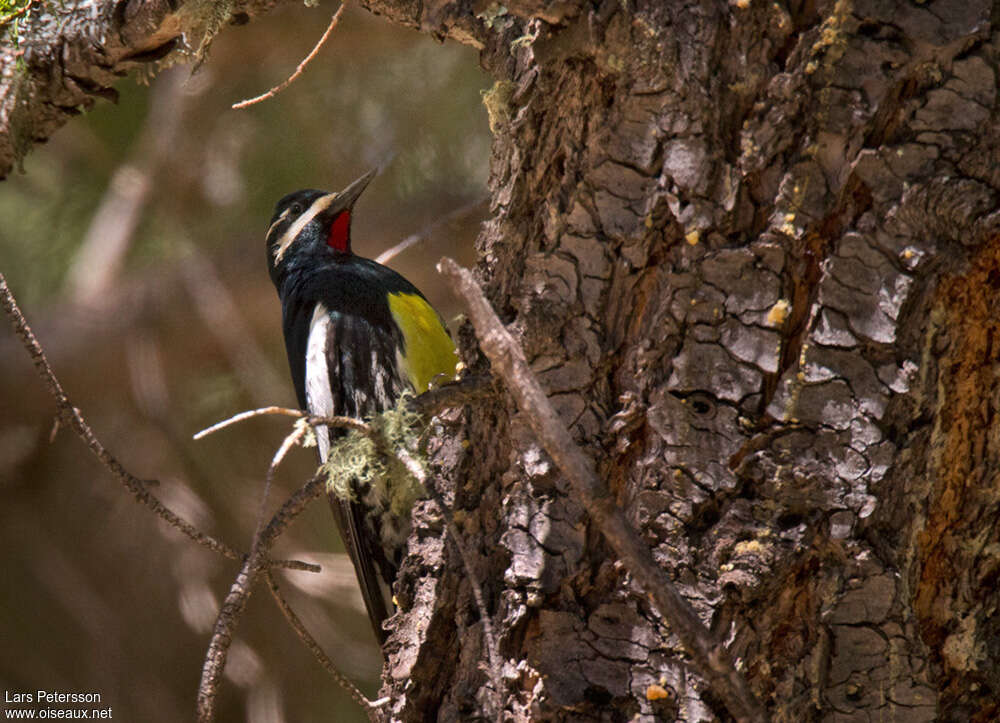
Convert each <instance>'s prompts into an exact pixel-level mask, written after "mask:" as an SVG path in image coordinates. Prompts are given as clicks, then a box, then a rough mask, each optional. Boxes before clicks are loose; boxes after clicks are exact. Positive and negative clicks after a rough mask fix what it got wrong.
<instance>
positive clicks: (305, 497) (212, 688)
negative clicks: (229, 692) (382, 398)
mask: <svg viewBox="0 0 1000 723" xmlns="http://www.w3.org/2000/svg"><path fill="white" fill-rule="evenodd" d="M325 489H326V476H325V475H316V476H315V477H313V478H312V479H310V480H309V481H308V482H306V483H305V484H304V485H303V486H302V487H300V488H299V490H298V491H297V492H295V494H293V495H292V496H291V497H289V498H288V500H286V501H285V503H284V504H283V505H282V506H281V507H280V508H279V509H278V511H277V512H275V513H274V516H273V517H272V518H271V520H270V522H268V524H267V526H266V527H265V528H264V529H263V530H262V531H261V533H260V535H258V537H257V540H256V541H255V544H254V546H253V547H252V548H251V550H250V554H249V555H248V556H247V558H246V560H245V561H244V562H243V565H242V566H241V567H240V571H239V573H238V574H237V576H236V579H235V580H234V581H233V584H232V586H231V587H230V588H229V594H228V595H226V599H225V601H224V602H223V603H222V608H221V609H220V610H219V615H218V617H216V619H215V627H214V628H213V630H212V639H211V641H210V642H209V645H208V652H207V653H206V654H205V662H204V664H203V665H202V669H201V683H200V685H199V686H198V721H199V722H200V723H209V722H210V721H214V720H215V705H216V698H217V695H218V690H219V681H220V680H221V679H222V671H223V669H224V668H225V667H226V658H227V656H228V655H229V647H230V645H232V642H233V633H234V631H235V630H236V626H237V624H238V623H239V620H240V617H241V616H242V614H243V610H244V608H245V607H246V604H247V600H248V599H249V598H250V593H251V592H252V590H253V586H254V582H255V581H256V579H257V576H258V575H259V574H260V573H261V571H262V570H264V569H266V556H267V552H268V550H270V549H271V546H272V545H273V544H274V542H275V540H277V538H278V536H279V535H281V533H282V532H284V530H285V528H286V527H288V524H289V523H290V522H291V521H292V520H293V519H295V517H297V516H298V515H299V514H300V513H301V512H302V510H304V509H305V508H306V506H307V505H308V504H309V503H310V502H312V501H313V500H315V499H318V498H319V497H320V496H321V495H322V494H323V492H324V490H325Z"/></svg>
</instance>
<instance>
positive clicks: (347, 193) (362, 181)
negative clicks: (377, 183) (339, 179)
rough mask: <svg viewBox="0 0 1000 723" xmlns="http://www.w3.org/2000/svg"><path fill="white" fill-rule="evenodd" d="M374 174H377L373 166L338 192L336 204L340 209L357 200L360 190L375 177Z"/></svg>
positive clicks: (351, 204)
mask: <svg viewBox="0 0 1000 723" xmlns="http://www.w3.org/2000/svg"><path fill="white" fill-rule="evenodd" d="M376 175H378V169H377V168H373V169H372V170H370V171H368V173H366V174H365V175H363V176H362V177H361V178H359V179H358V180H356V181H355V182H354V183H352V184H351V185H350V186H348V187H347V188H345V189H344V190H343V191H341V192H340V193H338V194H337V206H338V207H339V208H341V209H349V208H351V207H353V206H354V202H355V201H357V200H358V197H359V196H360V195H361V192H362V191H364V190H365V188H367V187H368V184H369V183H371V180H372V179H373V178H375V176H376Z"/></svg>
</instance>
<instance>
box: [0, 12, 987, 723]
mask: <svg viewBox="0 0 1000 723" xmlns="http://www.w3.org/2000/svg"><path fill="white" fill-rule="evenodd" d="M362 4H363V5H365V6H366V7H368V8H369V9H371V10H372V11H374V12H376V13H378V14H381V15H384V16H386V17H387V18H388V19H390V20H391V21H394V22H399V23H403V24H406V25H408V26H411V27H414V28H417V29H420V30H421V31H424V32H429V33H432V34H434V35H436V36H438V37H441V38H445V37H450V38H454V39H457V40H459V41H461V42H465V43H469V44H472V45H475V46H477V47H479V48H480V49H481V51H482V61H483V64H484V66H485V67H486V68H487V69H488V70H489V71H490V72H491V73H492V74H493V75H494V77H495V78H496V80H497V83H496V85H495V86H494V87H493V88H492V89H491V90H490V91H489V92H488V93H487V94H486V95H485V98H484V102H485V104H486V105H487V108H488V110H489V113H490V121H491V127H492V128H493V130H494V134H495V136H496V140H495V143H494V147H493V154H492V159H491V170H492V173H491V181H490V183H491V192H492V217H491V219H490V221H489V222H488V223H487V224H486V226H485V227H484V230H483V233H482V235H481V236H480V238H479V240H478V244H479V249H480V252H481V263H480V267H479V273H480V275H481V278H482V279H483V281H484V284H485V286H486V288H487V291H488V293H489V295H490V298H491V300H492V302H493V305H494V307H495V308H496V309H497V311H498V312H499V314H500V316H501V318H502V319H503V320H504V321H505V322H507V323H508V324H509V328H510V329H511V330H512V331H513V332H514V333H515V335H516V337H517V338H518V339H519V341H520V343H521V344H522V345H523V347H524V349H525V352H526V355H527V358H528V360H529V361H530V362H531V364H532V366H533V369H534V371H535V372H536V373H537V375H538V376H539V378H540V380H541V381H542V384H543V386H544V387H545V388H546V389H547V390H548V393H549V394H550V397H551V399H552V401H553V402H554V403H555V405H556V407H557V409H558V410H559V411H560V413H561V415H562V417H563V419H564V420H565V421H566V423H567V424H569V425H570V428H571V431H572V432H573V434H574V435H575V437H576V439H577V440H578V442H579V443H580V445H581V446H582V447H583V448H584V450H585V451H586V453H587V454H589V455H591V456H592V457H593V459H594V461H595V463H596V466H597V469H598V471H599V473H600V474H601V475H602V476H603V478H604V480H605V481H606V483H607V484H608V485H609V486H610V487H611V488H612V489H613V491H614V492H615V494H616V495H617V496H618V500H619V503H620V505H621V506H622V508H623V509H625V510H626V511H627V513H628V515H629V517H630V519H631V520H632V521H633V522H634V524H635V525H636V527H637V528H638V529H640V530H641V531H642V534H643V535H644V537H645V539H646V541H647V542H648V543H649V545H650V547H651V548H652V549H653V551H654V554H655V556H656V559H657V560H658V561H660V562H661V563H662V565H663V566H664V568H665V569H667V570H669V572H670V574H671V575H672V576H673V579H674V580H675V582H676V584H677V585H678V587H679V589H680V590H681V592H682V593H683V594H684V595H685V596H686V597H687V599H688V600H689V601H690V602H691V603H692V605H694V606H695V608H696V610H697V611H698V612H699V614H700V615H701V616H702V618H703V619H704V621H705V622H706V623H708V624H710V625H711V627H712V629H713V630H714V631H715V632H716V634H717V635H718V636H719V638H720V640H724V641H725V642H726V643H727V644H728V645H729V646H730V648H731V650H732V652H733V655H734V657H735V658H737V659H738V660H740V661H741V668H742V670H743V671H744V672H745V674H746V675H747V677H748V678H749V680H750V684H751V686H752V688H753V689H754V691H755V692H756V693H757V694H758V696H759V697H760V698H761V699H762V700H763V701H764V702H765V704H766V705H767V706H768V708H769V710H770V712H771V713H772V715H773V717H774V719H775V720H824V721H825V720H831V721H882V720H900V721H904V720H905V721H908V722H910V721H918V722H919V721H932V720H960V721H982V722H984V723H985V721H991V720H995V719H997V717H1000V709H998V707H997V703H996V701H997V700H1000V673H998V671H1000V664H998V663H1000V644H998V642H997V641H998V640H1000V630H998V626H1000V622H998V621H1000V617H997V615H996V607H997V604H998V593H997V589H998V586H997V578H998V572H1000V532H998V530H1000V528H998V518H1000V493H998V490H1000V483H998V479H997V474H998V472H997V470H998V469H1000V438H998V435H997V432H996V430H997V429H998V427H997V426H996V423H995V420H996V416H997V410H998V408H1000V392H998V391H997V390H998V386H997V383H996V379H997V377H998V369H1000V343H998V338H1000V315H998V314H997V312H996V309H997V304H996V302H995V297H996V295H997V293H1000V215H998V212H997V207H998V204H997V193H998V190H1000V170H998V169H1000V125H998V112H997V97H996V87H997V42H998V36H997V32H996V22H997V20H998V13H997V12H996V11H995V10H994V8H993V5H992V4H991V3H988V2H985V1H983V0H978V1H977V0H938V1H937V2H931V3H921V2H882V1H880V0H853V1H850V0H839V1H837V2H833V1H832V0H826V1H824V0H813V1H803V2H797V1H792V2H786V3H782V2H758V1H757V0H733V1H732V2H729V3H727V2H722V1H721V0H716V1H712V0H629V2H620V1H619V0H605V1H604V2H583V0H548V1H546V0H510V1H509V2H506V3H504V4H503V5H500V4H498V3H487V2H482V1H479V2H472V0H459V1H458V2H446V1H445V2H443V1H442V0H424V2H416V1H415V0H414V1H407V0H362ZM88 7H90V6H88ZM119 7H122V6H119ZM124 7H125V8H126V9H128V8H133V7H134V8H136V9H140V8H141V9H144V10H145V9H149V8H154V7H158V6H156V5H155V4H153V3H146V4H144V3H138V4H135V5H134V6H133V3H126V4H125V5H124ZM183 7H186V6H183ZM79 12H83V11H82V10H80V11H79ZM168 15H170V14H169V13H167V12H166V11H164V12H163V13H161V14H160V15H157V16H156V17H158V18H160V19H159V20H157V21H155V22H152V24H151V25H150V27H151V28H153V29H152V30H149V32H148V33H146V34H145V35H143V34H142V33H140V35H141V36H142V37H144V38H150V37H155V38H156V39H157V40H158V41H159V44H157V43H153V44H152V45H150V42H152V41H150V42H146V41H143V42H141V43H139V44H135V43H131V44H129V43H128V42H127V41H126V40H120V39H119V36H111V35H100V36H95V37H97V38H98V40H100V41H101V42H99V43H97V45H96V47H95V48H91V47H90V46H86V47H87V48H89V49H88V50H86V51H84V50H80V48H82V47H84V46H83V45H81V44H80V43H75V44H74V43H72V42H67V43H64V44H62V45H60V44H59V43H55V44H54V45H52V46H51V48H50V50H51V52H50V53H49V55H46V56H44V57H41V58H40V59H35V58H33V57H32V56H31V55H30V54H29V53H26V54H25V61H26V62H27V63H28V67H29V69H31V72H30V74H29V77H28V79H27V80H26V81H23V82H27V83H29V85H28V86H23V85H11V82H12V81H11V80H10V78H11V77H12V76H11V72H12V71H10V70H9V67H10V66H9V64H8V63H7V62H6V61H5V62H4V76H3V77H4V81H3V82H4V83H5V84H7V85H6V87H7V88H10V87H17V88H21V89H22V90H21V91H19V93H21V94H20V95H16V98H21V99H22V100H18V101H17V102H24V103H28V104H29V105H30V109H31V110H30V112H28V111H26V112H28V117H30V119H31V124H30V126H29V129H30V132H27V133H25V132H23V131H22V132H20V133H18V134H16V135H14V136H13V137H14V138H15V139H20V141H18V142H24V143H26V142H30V140H32V139H35V138H39V137H44V136H45V135H46V134H47V133H48V132H49V131H50V130H51V128H53V127H55V125H57V124H58V123H59V122H61V121H62V120H63V119H64V118H65V115H66V114H67V113H68V112H70V109H71V108H73V107H75V106H76V105H77V104H78V103H79V102H81V99H82V101H83V102H85V103H86V102H89V100H88V99H89V98H90V97H91V96H92V93H94V92H97V93H98V94H100V90H101V89H102V88H107V87H108V85H109V84H110V82H111V79H112V76H113V74H114V73H115V72H116V71H117V70H119V69H121V68H122V67H123V63H127V62H128V59H127V52H125V51H122V52H119V51H117V50H114V51H109V50H107V48H109V47H110V48H118V47H119V46H123V47H124V46H126V45H127V46H128V47H135V48H136V49H143V50H145V51H147V52H148V51H150V50H151V49H152V50H155V48H159V47H161V46H162V42H165V41H166V39H167V38H169V37H173V36H172V35H171V34H170V33H167V34H165V35H161V34H159V32H158V31H156V30H155V28H160V27H162V26H163V17H167V16H168ZM32 17H33V18H34V15H33V16H32ZM118 17H119V15H115V14H113V13H110V14H105V15H101V17H100V18H98V20H100V21H101V22H104V23H110V22H112V21H113V19H114V18H118ZM124 17H126V18H127V17H129V15H128V12H126V13H125V14H124ZM32 22H38V23H40V22H42V21H41V19H40V18H39V19H34V20H32ZM114 22H117V20H115V21H114ZM80 27H81V28H84V27H86V23H84V22H83V21H81V25H80ZM142 27H143V28H145V27H146V26H145V25H143V26H142ZM81 33H83V31H82V30H81ZM74 37H76V38H78V39H79V38H80V37H89V36H86V33H83V34H82V35H81V34H78V35H77V36H74ZM112 37H113V39H110V40H109V38H112ZM30 47H34V46H30ZM39 47H40V48H42V49H45V48H48V47H49V46H39ZM57 49H58V50H59V52H56V50H57ZM32 52H35V51H32ZM38 52H41V51H40V50H39V51H38ZM46 52H48V51H46ZM84 52H86V53H91V54H93V57H91V56H86V57H82V56H79V54H80V53H84ZM66 69H69V70H68V71H67V70H66ZM46 72H48V73H53V74H55V75H54V76H52V79H51V81H50V80H49V76H48V75H46V74H45V73H46ZM77 76H79V77H80V78H84V79H85V82H83V83H80V82H77V81H75V80H74V81H73V83H75V85H71V84H70V83H69V82H68V81H67V80H66V79H67V78H70V79H72V78H73V77H77ZM88 83H93V85H88ZM25 87H27V88H28V90H23V89H24V88H25ZM46 89H49V90H46ZM29 91H30V92H29ZM43 91H44V92H43ZM24 93H27V95H23V94H24ZM63 93H65V94H67V95H66V96H65V98H64V97H63V95H62V94H63ZM11 102H12V101H11V96H10V93H9V91H8V92H7V93H6V94H5V95H4V101H3V103H4V106H3V108H4V111H3V112H4V113H5V114H6V115H4V116H3V119H2V120H3V121H4V123H5V124H7V125H8V126H9V125H10V122H11V118H14V117H15V116H12V115H11V111H10V110H8V108H9V107H10V106H9V103H11ZM38 109H42V110H38ZM4 143H5V144H8V145H9V144H11V143H12V141H11V140H10V139H8V140H6V141H4ZM8 145H3V146H0V162H2V163H0V171H2V170H4V169H6V168H9V166H10V163H11V159H12V158H13V151H12V150H10V148H9V147H8ZM460 341H461V345H462V348H463V354H464V356H465V358H466V359H467V360H468V361H469V362H470V365H471V366H472V367H473V369H474V370H477V371H480V370H482V368H483V367H484V366H485V364H484V362H483V361H482V359H481V358H480V357H478V356H477V351H476V343H475V339H474V338H473V336H472V335H471V333H470V332H469V330H468V329H466V330H464V331H463V334H462V337H461V340H460ZM442 424H443V425H444V428H443V429H442V430H439V431H441V434H439V435H436V436H435V438H434V441H433V443H432V448H433V449H432V451H433V453H434V459H435V464H436V465H437V470H436V472H437V473H438V474H439V475H440V477H441V478H442V479H450V480H453V482H454V490H453V493H452V499H451V500H449V501H451V502H453V504H454V508H455V520H456V523H457V524H458V526H459V527H460V529H461V531H462V533H463V541H462V542H463V544H464V545H466V546H467V547H468V550H469V552H470V553H471V555H472V557H473V558H474V559H475V560H476V569H474V571H473V573H474V574H475V575H476V576H477V578H478V580H479V581H480V583H481V584H482V586H483V588H484V591H485V593H486V596H487V598H488V599H487V605H488V606H489V608H490V610H489V613H490V615H491V617H492V621H493V629H494V630H495V631H497V635H498V637H499V640H498V641H497V643H498V647H499V651H500V655H501V657H502V658H503V660H504V668H503V670H502V680H503V686H504V688H503V690H502V691H499V693H500V699H501V701H502V703H503V705H504V710H505V714H506V717H507V718H508V719H513V720H527V719H531V720H547V721H548V720H551V721H576V720H602V721H604V720H607V721H618V720H622V721H624V720H635V719H637V718H638V719H640V720H654V719H662V720H681V721H702V720H716V719H722V720H725V719H727V717H728V714H727V713H726V711H725V710H724V708H723V707H722V705H721V703H720V701H719V699H718V697H717V696H715V695H714V694H713V692H712V691H711V690H709V689H708V688H707V687H706V686H705V684H704V682H703V681H702V680H701V679H700V678H699V677H698V676H697V675H695V674H693V673H692V671H691V670H690V669H689V668H688V666H687V665H686V663H685V659H684V656H683V654H682V652H681V650H680V646H679V644H678V641H677V640H676V638H675V637H674V635H673V634H672V633H671V631H670V630H669V628H668V627H666V626H665V625H663V623H662V621H661V620H660V619H659V618H658V616H657V615H656V614H655V612H654V611H653V610H652V609H651V607H650V604H649V602H648V601H647V600H646V599H645V598H644V597H643V596H642V595H641V594H639V593H638V591H637V590H636V589H635V588H634V587H633V586H632V584H631V580H630V578H629V574H628V570H627V569H625V568H624V567H623V566H622V565H620V564H619V563H617V562H616V561H615V560H614V559H613V558H612V556H611V555H610V554H609V549H608V547H607V545H606V544H605V543H604V542H603V541H602V538H601V536H600V534H598V532H597V531H596V530H595V529H593V528H592V526H591V524H590V522H589V521H588V519H587V518H586V516H585V514H584V513H583V510H582V508H581V506H580V505H579V504H578V501H577V500H575V499H574V498H573V496H572V495H571V493H570V491H569V487H568V485H567V484H566V481H565V480H564V479H562V478H561V476H560V475H559V474H558V472H557V471H556V470H555V468H554V467H553V465H552V463H551V462H550V460H548V458H547V457H546V456H545V454H544V453H542V452H541V450H540V448H539V446H538V443H537V442H536V440H535V439H534V438H533V435H532V433H531V432H530V428H529V425H528V423H527V422H526V420H525V419H524V418H523V415H522V413H521V412H519V410H518V409H517V408H516V406H515V405H514V404H513V401H512V400H511V399H510V398H509V397H501V398H500V399H499V400H497V401H496V402H492V403H486V402H483V403H477V404H475V405H470V407H469V408H468V409H467V411H466V412H465V416H464V417H463V418H462V419H461V420H457V419H450V420H447V421H444V422H442ZM415 519H416V522H417V525H416V532H415V533H414V536H413V539H412V540H411V547H410V555H409V557H408V559H407V561H406V563H405V565H404V569H403V571H402V573H401V577H400V582H399V585H398V588H399V589H398V590H397V597H398V600H399V603H400V606H401V609H402V612H401V613H400V614H399V615H397V616H396V617H395V618H394V619H393V622H392V625H393V627H394V632H393V634H392V636H391V638H390V641H389V643H388V646H387V651H388V654H389V661H388V663H387V667H386V678H385V685H384V688H383V691H382V693H383V694H384V695H389V696H391V699H392V702H391V704H390V709H391V713H392V715H393V717H394V718H395V719H397V720H403V721H424V720H434V719H439V720H463V721H464V720H474V719H477V718H480V717H485V716H486V715H487V711H489V710H490V704H491V701H492V700H493V696H494V694H495V691H492V690H491V688H490V684H489V680H490V676H489V675H488V674H487V673H486V672H485V671H484V669H483V666H484V665H485V664H486V660H487V656H486V654H485V648H484V646H483V645H482V640H481V633H482V627H481V624H480V620H479V612H478V611H477V608H476V605H475V604H474V602H473V599H472V595H471V591H470V588H469V585H468V581H467V579H468V574H469V573H468V572H467V571H466V569H465V568H464V567H463V566H462V563H461V562H460V560H459V556H458V555H457V554H455V552H454V550H453V548H452V547H451V546H449V545H446V544H445V540H444V538H443V529H444V526H443V525H442V524H441V522H440V520H439V519H438V518H436V517H435V513H434V506H433V505H431V504H429V503H425V504H422V505H420V506H418V509H417V510H416V511H415Z"/></svg>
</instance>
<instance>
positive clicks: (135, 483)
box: [0, 273, 243, 560]
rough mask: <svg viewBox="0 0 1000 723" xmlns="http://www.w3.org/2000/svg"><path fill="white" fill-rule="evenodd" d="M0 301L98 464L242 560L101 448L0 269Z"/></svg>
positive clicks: (171, 520)
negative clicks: (181, 514) (161, 499)
mask: <svg viewBox="0 0 1000 723" xmlns="http://www.w3.org/2000/svg"><path fill="white" fill-rule="evenodd" d="M0 303H2V304H3V308H4V311H6V312H7V316H8V317H9V318H10V320H11V323H12V324H13V325H14V331H15V333H16V334H17V336H18V337H19V338H20V339H21V342H22V343H23V344H24V348H25V349H27V351H28V354H29V355H30V356H31V361H32V362H33V363H34V365H35V369H36V370H37V371H38V373H39V375H41V377H42V380H43V381H44V382H45V385H46V386H47V387H48V389H49V392H50V393H51V394H52V397H53V398H54V399H55V402H56V408H57V410H58V415H59V420H60V423H61V424H62V425H65V426H67V427H70V428H72V429H73V431H74V432H76V434H77V435H78V436H79V437H80V438H81V439H82V440H83V441H84V442H85V443H86V445H87V446H88V447H89V448H90V451H91V452H93V453H94V456H96V457H97V459H98V460H100V462H101V464H103V465H104V466H105V467H107V468H108V469H109V470H110V471H111V473H112V474H113V475H114V476H115V477H117V478H118V481H120V482H121V483H122V484H123V485H124V486H125V489H127V490H128V491H129V492H131V493H132V495H133V496H134V497H135V498H136V499H137V500H138V501H139V502H140V503H142V504H144V505H146V507H148V508H149V509H151V510H152V511H153V512H154V513H155V514H156V515H157V516H158V517H160V519H162V520H164V521H165V522H166V523H167V524H168V525H170V526H171V527H174V528H176V529H178V530H180V531H181V532H182V533H184V534H185V535H187V536H188V537H189V538H191V539H192V540H194V541H195V542H197V543H198V544H199V545H202V546H203V547H207V548H208V549H209V550H213V551H214V552H218V553H220V554H222V555H225V556H226V557H228V558H230V559H231V560H242V559H243V555H242V554H241V553H240V552H238V551H237V550H235V549H233V548H232V547H230V546H229V545H227V544H226V543H224V542H222V541H221V540H217V539H216V538H214V537H212V536H211V535H206V534H205V533H204V532H201V531H200V530H198V529H196V528H195V527H194V525H192V524H190V523H188V522H186V521H185V520H183V519H181V518H180V516H178V515H177V514H176V513H174V512H173V511H172V510H170V509H169V508H168V507H166V506H165V505H164V504H163V503H162V502H160V500H159V499H157V498H156V497H155V496H154V495H153V494H151V493H150V492H149V490H148V489H146V482H144V481H143V480H141V479H139V478H138V477H136V476H135V475H133V474H132V473H131V472H129V471H128V470H127V469H125V467H123V466H122V464H121V462H119V461H118V459H117V458H116V457H115V456H114V455H112V454H111V453H110V452H109V451H108V450H107V449H105V448H104V445H103V444H101V442H100V440H98V439H97V437H96V435H95V434H94V431H93V430H92V429H91V428H90V426H89V425H88V424H87V422H86V420H84V418H83V415H82V414H81V413H80V410H79V409H77V408H76V407H74V406H73V404H72V403H71V402H70V400H69V397H68V396H66V392H65V391H64V390H63V386H62V384H61V383H60V382H59V379H58V378H56V375H55V372H53V371H52V367H51V366H50V365H49V360H48V358H47V357H46V356H45V352H44V351H43V350H42V346H41V344H39V343H38V339H36V338H35V334H34V332H32V331H31V327H30V326H28V322H27V321H25V319H24V315H23V314H22V313H21V309H20V307H18V305H17V300H16V299H15V298H14V295H13V294H12V293H11V291H10V288H9V287H8V286H7V279H6V278H4V275H3V274H2V273H0Z"/></svg>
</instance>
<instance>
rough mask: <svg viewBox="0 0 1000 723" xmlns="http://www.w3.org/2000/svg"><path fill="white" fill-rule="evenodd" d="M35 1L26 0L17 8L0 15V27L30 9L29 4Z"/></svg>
mask: <svg viewBox="0 0 1000 723" xmlns="http://www.w3.org/2000/svg"><path fill="white" fill-rule="evenodd" d="M35 2H36V0H28V2H27V3H25V5H24V6H23V7H20V8H18V9H17V10H15V11H14V12H12V13H8V14H7V15H4V16H3V17H0V28H3V27H5V26H7V25H8V24H9V23H10V22H11V21H12V20H17V19H18V18H19V17H21V16H22V15H24V14H25V13H26V12H28V10H30V9H31V6H32V5H34V4H35Z"/></svg>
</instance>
